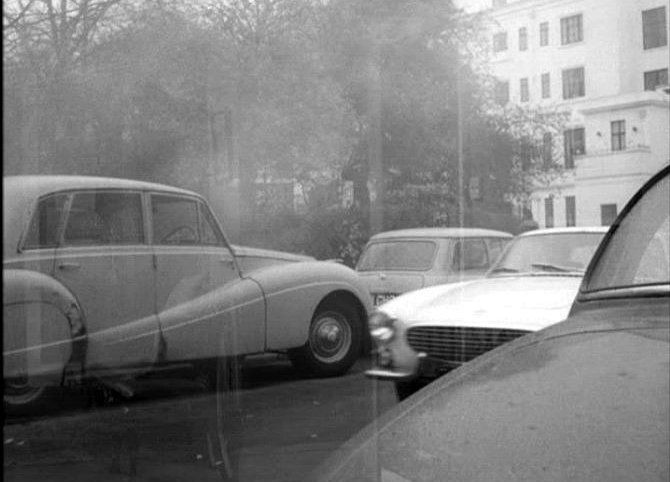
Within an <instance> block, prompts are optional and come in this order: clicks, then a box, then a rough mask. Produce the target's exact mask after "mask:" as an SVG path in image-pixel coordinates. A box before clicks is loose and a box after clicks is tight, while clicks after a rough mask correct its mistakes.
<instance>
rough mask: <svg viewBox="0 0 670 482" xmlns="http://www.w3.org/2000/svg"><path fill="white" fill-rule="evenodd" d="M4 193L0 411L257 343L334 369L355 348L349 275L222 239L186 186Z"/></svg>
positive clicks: (74, 180) (358, 318) (113, 185)
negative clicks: (85, 384)
mask: <svg viewBox="0 0 670 482" xmlns="http://www.w3.org/2000/svg"><path fill="white" fill-rule="evenodd" d="M3 188H4V199H3V200H4V203H3V204H4V208H3V214H4V226H3V227H4V243H3V340H4V341H3V362H4V363H3V375H4V404H5V408H6V409H7V410H8V411H10V412H12V411H14V412H17V413H20V412H23V411H26V410H31V411H32V410H35V409H37V408H38V407H40V406H42V405H44V404H46V403H50V400H51V398H52V397H53V396H54V393H57V392H58V387H60V386H63V385H66V384H72V383H74V384H76V383H78V382H79V381H81V380H87V379H90V378H92V377H95V378H97V379H102V380H111V379H114V378H115V377H116V378H119V377H126V378H127V377H129V376H135V375H137V374H144V373H147V372H150V371H152V370H156V369H157V367H161V368H162V367H166V366H170V365H172V364H179V363H184V362H188V363H191V362H195V364H196V365H198V366H203V367H204V366H210V364H209V363H206V362H207V361H212V360H220V359H228V358H235V359H238V358H239V357H241V356H244V355H248V354H256V353H262V352H268V351H270V352H272V351H280V352H284V351H286V352H287V353H288V355H289V357H290V359H291V360H292V362H293V364H294V365H295V366H296V367H297V368H299V369H300V370H302V371H303V372H306V373H308V374H311V375H315V376H333V375H339V374H342V373H344V372H346V371H347V370H348V369H349V367H350V366H351V365H352V364H353V363H354V361H355V360H356V358H357V357H358V355H359V354H360V351H361V347H362V340H363V338H364V336H365V334H366V332H367V331H366V329H365V326H366V322H367V315H368V312H369V310H370V309H371V299H370V295H369V293H368V292H367V290H366V288H365V287H364V286H362V285H361V283H360V281H359V279H358V277H357V274H356V272H355V271H353V270H351V269H349V268H347V267H345V266H342V265H340V264H337V263H333V262H319V261H316V260H314V259H313V258H310V257H307V256H298V255H293V254H288V253H282V252H276V251H268V250H260V249H253V248H246V247H240V246H232V245H231V244H230V243H229V242H228V241H227V240H226V237H225V236H224V234H223V231H222V230H221V227H220V225H219V223H218V222H217V221H216V219H215V217H214V215H213V214H212V212H211V210H210V208H209V207H208V205H207V203H206V202H205V201H204V200H203V198H201V197H200V196H198V195H196V194H194V193H192V192H189V191H185V190H182V189H177V188H173V187H169V186H163V185H158V184H151V183H145V182H139V181H130V180H121V179H109V178H94V177H79V176H19V177H6V178H4V180H3ZM201 362H202V363H201Z"/></svg>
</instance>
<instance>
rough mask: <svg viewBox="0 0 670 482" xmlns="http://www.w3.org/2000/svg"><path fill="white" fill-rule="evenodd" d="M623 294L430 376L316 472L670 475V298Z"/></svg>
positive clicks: (336, 476) (340, 476) (396, 476)
mask: <svg viewBox="0 0 670 482" xmlns="http://www.w3.org/2000/svg"><path fill="white" fill-rule="evenodd" d="M615 303H618V306H617V307H614V308H615V309H609V308H608V309H604V310H600V312H599V313H593V315H591V316H588V315H586V316H583V317H582V318H581V319H569V320H567V321H564V322H562V323H558V324H556V325H554V326H552V327H550V328H547V329H546V330H542V331H540V332H537V333H533V334H531V335H528V336H525V337H522V338H518V339H517V340H515V341H513V342H511V343H509V344H507V345H503V346H501V347H499V348H497V349H495V350H493V351H491V352H489V353H487V354H485V355H483V356H482V357H479V358H477V359H476V360H474V361H472V362H470V363H467V364H466V365H464V366H462V367H461V368H459V369H457V370H454V371H452V372H450V373H449V374H447V375H445V376H444V377H442V378H440V379H439V380H437V381H435V382H433V383H431V384H430V385H429V386H428V387H426V388H425V389H423V390H421V391H419V392H417V393H416V394H414V395H413V396H411V397H410V398H408V399H407V400H405V401H404V402H402V403H400V404H399V405H397V406H396V407H394V408H392V409H391V410H389V411H388V412H386V413H385V414H383V415H382V416H381V417H379V418H378V419H376V420H375V422H374V423H372V424H371V425H369V426H368V427H367V428H366V429H364V430H363V431H362V432H360V433H359V434H358V435H357V436H356V437H354V438H353V439H352V440H350V441H349V442H348V443H346V444H345V445H344V446H343V447H341V449H340V450H339V451H338V453H336V454H334V455H333V456H332V457H331V458H330V459H329V461H328V462H326V464H324V465H323V466H322V467H320V468H319V470H318V471H316V472H315V474H314V478H318V479H319V480H322V481H324V482H325V481H336V480H337V481H342V482H346V481H350V480H351V481H354V480H355V481H368V480H370V481H373V480H374V481H394V482H399V481H409V480H412V481H414V480H416V481H419V480H421V481H427V480H431V481H432V480H435V481H438V480H439V481H441V480H449V481H461V480H462V481H466V480H467V481H472V480H499V481H518V480H525V481H540V480H541V481H556V480H575V479H578V480H598V481H610V480H667V478H668V474H669V462H670V453H669V452H670V447H669V445H670V439H669V438H668V433H669V428H668V422H669V419H668V410H669V409H670V404H669V397H668V394H669V390H668V388H669V387H668V382H669V381H670V378H669V377H668V374H669V372H668V370H669V366H670V350H669V345H668V338H669V334H668V299H667V298H666V299H665V300H661V301H654V300H642V301H640V302H638V303H636V304H631V303H630V302H629V300H621V301H618V302H615ZM615 303H611V304H615Z"/></svg>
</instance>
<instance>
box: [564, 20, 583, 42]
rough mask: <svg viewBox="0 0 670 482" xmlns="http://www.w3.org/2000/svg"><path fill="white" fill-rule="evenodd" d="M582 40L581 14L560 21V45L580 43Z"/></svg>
mask: <svg viewBox="0 0 670 482" xmlns="http://www.w3.org/2000/svg"><path fill="white" fill-rule="evenodd" d="M583 38H584V34H583V31H582V15H581V14H579V15H573V16H571V17H565V18H562V19H561V45H567V44H573V43H575V42H581V41H582V40H583Z"/></svg>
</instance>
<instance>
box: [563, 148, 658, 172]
mask: <svg viewBox="0 0 670 482" xmlns="http://www.w3.org/2000/svg"><path fill="white" fill-rule="evenodd" d="M665 162H667V160H666V159H658V158H657V156H656V157H655V156H653V155H652V152H651V148H650V147H649V146H647V145H643V144H634V145H628V146H626V149H625V150H622V151H612V150H610V149H603V150H599V151H595V152H589V153H587V154H586V155H583V156H576V157H575V176H576V178H577V180H585V179H601V178H615V177H627V176H651V175H652V174H654V173H655V172H656V171H658V170H659V169H660V167H661V166H662V165H663V164H664V163H665Z"/></svg>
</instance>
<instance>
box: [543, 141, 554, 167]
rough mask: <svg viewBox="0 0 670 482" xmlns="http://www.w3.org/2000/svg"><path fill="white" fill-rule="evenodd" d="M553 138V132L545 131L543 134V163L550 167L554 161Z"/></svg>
mask: <svg viewBox="0 0 670 482" xmlns="http://www.w3.org/2000/svg"><path fill="white" fill-rule="evenodd" d="M552 151H553V139H552V137H551V132H545V133H544V135H543V136H542V164H543V165H544V167H550V166H551V162H552V154H551V153H552Z"/></svg>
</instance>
